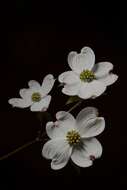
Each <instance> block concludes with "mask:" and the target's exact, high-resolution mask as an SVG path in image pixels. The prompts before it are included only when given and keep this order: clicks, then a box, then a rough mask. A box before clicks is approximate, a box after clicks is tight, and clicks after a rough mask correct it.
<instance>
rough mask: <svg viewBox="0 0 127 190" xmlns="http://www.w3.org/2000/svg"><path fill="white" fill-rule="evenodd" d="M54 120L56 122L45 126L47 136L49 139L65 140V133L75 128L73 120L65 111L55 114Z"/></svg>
mask: <svg viewBox="0 0 127 190" xmlns="http://www.w3.org/2000/svg"><path fill="white" fill-rule="evenodd" d="M56 118H57V121H56V122H52V121H50V122H48V123H47V124H46V132H47V135H48V136H49V137H50V138H58V137H59V138H66V134H67V132H68V131H70V130H72V129H74V128H75V118H74V117H73V116H72V115H71V114H70V113H68V112H65V111H59V112H57V114H56Z"/></svg>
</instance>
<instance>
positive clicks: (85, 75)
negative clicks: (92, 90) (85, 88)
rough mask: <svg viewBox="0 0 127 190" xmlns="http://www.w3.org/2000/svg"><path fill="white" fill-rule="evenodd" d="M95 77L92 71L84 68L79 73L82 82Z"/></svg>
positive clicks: (89, 80)
mask: <svg viewBox="0 0 127 190" xmlns="http://www.w3.org/2000/svg"><path fill="white" fill-rule="evenodd" d="M95 78H96V77H95V74H94V73H93V72H92V71H89V70H84V71H82V72H81V73H80V79H81V81H83V82H91V81H92V80H94V79H95Z"/></svg>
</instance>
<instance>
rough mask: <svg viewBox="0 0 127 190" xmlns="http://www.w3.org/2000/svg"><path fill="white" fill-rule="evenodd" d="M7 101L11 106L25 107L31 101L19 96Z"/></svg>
mask: <svg viewBox="0 0 127 190" xmlns="http://www.w3.org/2000/svg"><path fill="white" fill-rule="evenodd" d="M8 103H9V104H11V105H12V106H13V107H18V108H27V107H29V106H30V105H31V101H29V100H25V99H21V98H12V99H9V101H8Z"/></svg>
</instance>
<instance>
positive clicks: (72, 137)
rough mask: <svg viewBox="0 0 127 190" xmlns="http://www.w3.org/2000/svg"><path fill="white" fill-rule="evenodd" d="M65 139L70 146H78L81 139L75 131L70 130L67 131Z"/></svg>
mask: <svg viewBox="0 0 127 190" xmlns="http://www.w3.org/2000/svg"><path fill="white" fill-rule="evenodd" d="M66 139H67V141H68V143H69V144H70V145H71V146H72V145H76V144H78V143H79V142H80V140H81V137H80V134H79V133H78V132H77V131H75V130H72V131H68V133H67V135H66Z"/></svg>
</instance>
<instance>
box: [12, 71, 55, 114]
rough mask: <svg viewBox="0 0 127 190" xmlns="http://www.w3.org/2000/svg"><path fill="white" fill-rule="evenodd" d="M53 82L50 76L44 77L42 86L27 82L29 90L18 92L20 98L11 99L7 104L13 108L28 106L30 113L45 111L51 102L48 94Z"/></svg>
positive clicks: (31, 81)
mask: <svg viewBox="0 0 127 190" xmlns="http://www.w3.org/2000/svg"><path fill="white" fill-rule="evenodd" d="M54 82H55V79H54V77H53V75H51V74H48V75H46V76H45V78H44V79H43V83H42V85H40V84H39V83H38V82H37V81H35V80H30V81H29V82H28V86H29V88H28V89H26V88H24V89H21V90H20V91H19V94H20V96H21V98H12V99H9V101H8V102H9V104H11V105H12V106H13V107H18V108H27V107H29V106H30V110H31V111H46V110H47V109H48V107H49V104H50V101H51V96H50V95H48V93H49V92H50V91H51V89H52V87H53V85H54Z"/></svg>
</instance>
